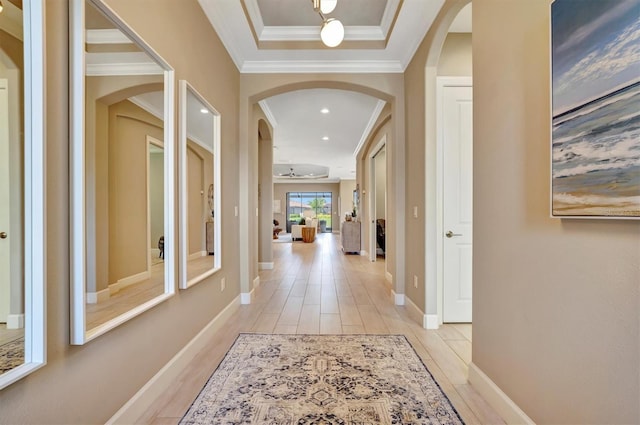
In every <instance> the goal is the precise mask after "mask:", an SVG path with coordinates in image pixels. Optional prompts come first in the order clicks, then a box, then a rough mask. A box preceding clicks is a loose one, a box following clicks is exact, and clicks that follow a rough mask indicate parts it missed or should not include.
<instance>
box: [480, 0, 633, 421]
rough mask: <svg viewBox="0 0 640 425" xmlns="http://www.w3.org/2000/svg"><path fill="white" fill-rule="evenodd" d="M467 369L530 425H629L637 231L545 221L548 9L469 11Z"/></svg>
mask: <svg viewBox="0 0 640 425" xmlns="http://www.w3.org/2000/svg"><path fill="white" fill-rule="evenodd" d="M473 72H474V93H473V96H474V117H473V118H474V119H473V121H474V259H473V267H474V271H473V284H474V294H473V308H474V311H473V321H474V323H473V362H474V363H475V364H476V365H477V366H478V367H479V368H480V369H481V370H482V371H484V372H485V373H486V374H487V375H488V376H489V377H490V378H491V379H492V380H493V381H494V382H495V383H496V384H497V385H498V386H499V387H500V388H501V389H502V390H503V391H504V392H505V393H506V394H507V395H508V396H509V397H510V398H511V399H512V400H513V401H515V402H516V403H517V404H518V406H520V407H521V408H522V409H523V410H524V412H525V413H527V414H528V415H529V416H530V417H531V418H532V419H533V420H534V421H535V422H536V423H539V424H549V423H555V424H558V423H573V424H578V423H579V424H587V423H590V424H604V423H607V424H613V423H617V424H622V423H624V424H637V423H640V410H639V409H640V403H639V402H638V401H639V400H640V294H639V289H640V284H639V283H640V222H638V221H622V220H571V219H564V220H560V219H553V218H550V216H549V214H550V213H549V211H550V207H549V198H550V196H549V190H550V188H549V187H550V182H549V175H550V161H551V158H550V140H549V137H550V136H549V121H550V108H549V104H550V102H549V1H548V0H528V1H516V2H514V1H504V0H474V1H473Z"/></svg>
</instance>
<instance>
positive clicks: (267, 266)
mask: <svg viewBox="0 0 640 425" xmlns="http://www.w3.org/2000/svg"><path fill="white" fill-rule="evenodd" d="M273 265H274V263H273V261H271V262H268V263H258V270H273Z"/></svg>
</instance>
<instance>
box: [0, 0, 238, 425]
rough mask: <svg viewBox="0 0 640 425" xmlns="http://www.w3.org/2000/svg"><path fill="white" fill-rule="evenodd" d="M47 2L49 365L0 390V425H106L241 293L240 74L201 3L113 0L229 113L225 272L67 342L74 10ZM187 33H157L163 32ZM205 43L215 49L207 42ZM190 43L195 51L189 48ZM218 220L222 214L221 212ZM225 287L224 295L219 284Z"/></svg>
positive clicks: (225, 119)
mask: <svg viewBox="0 0 640 425" xmlns="http://www.w3.org/2000/svg"><path fill="white" fill-rule="evenodd" d="M45 3H46V35H47V41H46V47H47V54H46V60H47V62H46V68H47V69H46V87H45V91H46V93H47V96H46V100H47V104H46V111H47V112H46V113H47V116H46V123H47V127H46V145H47V149H46V153H47V158H46V160H47V164H46V188H47V194H46V199H47V211H46V226H47V235H46V241H47V247H46V252H47V265H46V282H47V285H46V286H47V297H46V303H47V306H46V309H47V310H46V312H47V315H46V318H47V365H46V366H45V367H43V368H42V369H40V370H38V371H36V372H35V373H33V374H31V375H29V376H28V377H26V378H25V379H22V380H20V381H18V382H16V383H14V384H12V385H11V386H9V387H7V388H6V389H4V390H2V391H1V392H0V422H2V423H12V424H20V423H31V424H35V423H49V424H53V423H60V424H62V423H64V424H89V423H105V422H106V421H107V420H108V419H109V418H110V417H111V416H112V415H113V414H114V413H115V412H116V411H117V410H118V409H119V408H120V407H121V406H122V405H123V404H124V403H125V402H126V401H128V400H129V399H130V398H131V397H132V396H133V395H134V394H135V393H136V392H137V391H138V390H139V389H140V388H141V387H142V386H143V385H144V384H145V383H146V382H147V381H148V380H149V379H150V378H151V377H152V376H153V375H154V374H155V373H156V372H158V371H159V370H160V368H162V367H163V366H164V365H165V364H166V363H167V362H168V361H169V360H170V359H171V358H172V357H173V356H175V354H176V353H178V351H180V350H181V349H182V348H183V347H184V345H185V344H186V343H187V342H188V341H189V340H190V339H192V338H193V337H194V336H195V335H196V334H197V333H198V332H199V331H200V330H201V329H202V328H203V327H204V326H205V325H206V324H207V323H208V322H209V321H211V320H212V319H213V318H214V317H215V316H216V315H217V314H218V313H219V312H220V311H221V310H222V308H223V307H224V306H226V305H227V304H229V302H231V300H232V299H234V298H235V297H236V296H237V295H238V293H239V289H238V286H237V285H238V273H237V270H238V264H237V257H238V255H237V253H238V245H237V232H238V222H237V220H236V218H235V217H234V205H238V174H237V162H236V159H237V157H238V156H237V155H238V149H237V140H238V133H237V129H238V120H237V111H238V108H239V101H238V93H239V91H240V88H239V74H238V71H237V69H236V67H235V65H234V64H233V62H232V61H231V60H230V58H229V56H228V55H227V53H226V51H225V50H224V47H223V46H222V44H221V43H220V42H219V40H218V38H217V36H216V34H215V32H214V31H213V29H212V28H211V25H210V24H209V22H208V21H207V19H206V17H205V16H204V14H203V13H202V10H201V8H200V6H199V5H198V3H197V1H196V0H181V1H180V2H175V1H172V0H154V2H153V4H154V7H151V8H150V7H149V3H148V2H144V1H134V2H132V1H130V0H110V1H109V4H110V5H112V6H113V7H114V9H115V10H116V12H118V13H119V14H120V15H121V16H122V17H123V18H124V19H125V20H127V21H129V22H130V23H131V24H132V26H133V27H134V29H135V30H136V32H137V33H138V34H140V35H141V36H142V37H143V38H145V39H147V41H148V42H149V43H150V44H151V46H152V47H153V48H154V49H155V50H156V51H157V52H158V53H159V54H160V55H162V56H163V57H164V58H165V59H166V60H167V61H168V62H169V63H170V64H171V65H172V66H173V67H175V69H176V77H177V78H186V79H188V80H189V81H190V82H191V83H192V84H194V86H195V87H197V88H198V91H199V92H200V93H201V94H202V95H203V96H204V97H205V98H206V99H207V100H208V101H209V102H210V103H211V104H212V105H213V106H214V107H215V108H216V109H217V110H218V111H219V112H220V113H221V115H222V179H223V182H224V183H223V186H222V192H223V193H222V206H223V211H222V213H221V214H220V216H221V218H222V220H223V223H222V226H223V229H225V231H224V232H223V235H222V237H223V239H222V247H223V251H224V252H225V253H227V254H228V255H223V258H222V270H221V271H220V272H218V273H216V274H215V275H214V276H213V277H211V278H209V279H207V280H205V281H204V282H201V283H199V284H198V285H196V286H194V287H192V288H190V289H188V290H184V291H179V292H178V293H177V294H176V295H175V296H173V297H172V298H171V299H169V300H168V301H166V302H164V303H162V304H160V305H158V306H156V307H154V308H153V309H151V310H149V311H147V312H145V313H143V314H142V315H140V316H137V317H136V318H135V319H133V320H131V321H129V322H127V323H126V324H124V325H121V326H119V327H118V328H116V329H114V330H112V331H110V332H108V333H107V334H105V335H102V336H100V337H99V338H97V339H96V340H94V341H91V342H90V343H88V344H87V345H85V346H70V345H69V310H70V306H69V280H70V278H69V260H70V258H69V191H68V188H69V167H68V166H69V162H68V155H69V144H68V140H69V127H68V113H67V111H68V110H69V104H68V81H67V79H68V75H69V74H68V48H67V46H68V27H67V23H68V14H69V13H68V5H67V1H64V0H59V1H47V2H45ZM187 27H188V28H189V31H177V30H176V31H168V30H166V31H158V28H165V29H170V28H174V29H175V28H187ZM202 40H207V43H206V44H205V43H202ZM184 46H189V48H188V49H185V48H184ZM216 217H218V214H217V212H216ZM222 277H226V280H227V289H226V290H225V292H220V284H219V280H220V279H221V278H222ZM25 406H28V407H25Z"/></svg>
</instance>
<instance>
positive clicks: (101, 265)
mask: <svg viewBox="0 0 640 425" xmlns="http://www.w3.org/2000/svg"><path fill="white" fill-rule="evenodd" d="M70 7H71V22H72V33H71V54H72V62H71V68H72V75H71V83H70V84H71V86H72V116H71V120H72V151H71V164H72V223H73V238H72V242H73V243H72V249H73V255H72V257H73V258H72V272H73V283H72V284H73V291H72V304H73V308H72V336H71V343H72V344H84V343H85V342H87V341H90V340H91V339H93V338H95V337H97V336H99V335H101V334H103V333H105V332H107V331H109V330H110V329H113V328H114V327H115V326H118V325H119V324H121V323H123V322H125V321H127V320H130V319H131V318H133V317H135V316H136V315H138V314H140V313H142V312H144V311H146V310H148V309H149V308H151V307H153V306H155V305H157V304H158V303H160V302H162V301H164V300H165V299H167V298H168V297H170V296H171V295H172V294H173V293H174V292H175V281H174V276H175V273H174V264H175V258H176V256H175V251H176V250H175V249H174V246H175V243H174V235H173V227H174V225H173V223H174V216H173V211H174V193H175V189H174V172H173V169H174V165H173V164H174V159H173V158H174V142H173V133H174V132H173V129H174V126H173V124H172V123H173V116H174V108H173V94H174V86H173V71H172V69H171V67H170V66H169V65H168V64H167V63H166V62H165V61H164V60H163V59H162V58H160V57H159V56H158V55H157V54H156V53H155V52H154V51H153V50H152V49H151V47H150V46H148V45H147V44H146V43H145V42H144V41H143V40H142V39H141V38H140V37H139V36H138V35H137V34H136V33H135V32H134V31H133V30H131V29H130V28H129V27H128V26H127V25H126V24H125V23H124V22H123V21H122V19H120V18H119V17H118V16H117V15H116V14H115V13H114V12H113V11H112V10H111V9H109V8H108V7H107V6H106V5H105V4H103V3H102V2H100V1H99V0H72V1H71V3H70Z"/></svg>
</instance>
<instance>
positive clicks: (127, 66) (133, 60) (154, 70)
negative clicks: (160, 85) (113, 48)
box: [85, 52, 164, 77]
mask: <svg viewBox="0 0 640 425" xmlns="http://www.w3.org/2000/svg"><path fill="white" fill-rule="evenodd" d="M85 60H86V71H85V72H86V75H87V76H90V77H96V76H109V75H163V74H164V69H162V68H161V67H160V66H159V65H158V64H157V63H156V62H155V61H154V60H153V59H151V58H150V57H149V56H148V55H147V54H146V53H144V52H126V53H120V52H119V53H86V54H85Z"/></svg>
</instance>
